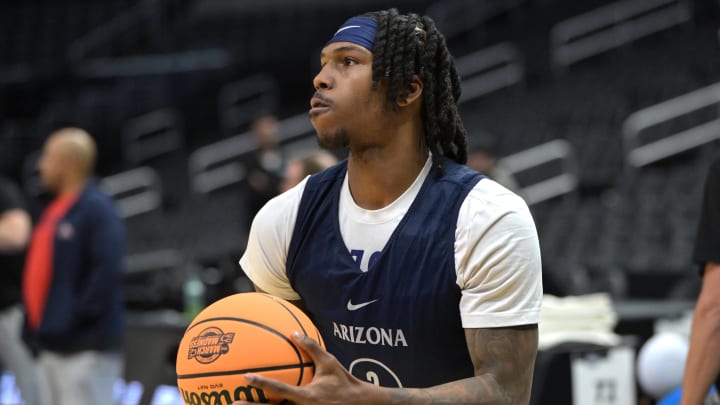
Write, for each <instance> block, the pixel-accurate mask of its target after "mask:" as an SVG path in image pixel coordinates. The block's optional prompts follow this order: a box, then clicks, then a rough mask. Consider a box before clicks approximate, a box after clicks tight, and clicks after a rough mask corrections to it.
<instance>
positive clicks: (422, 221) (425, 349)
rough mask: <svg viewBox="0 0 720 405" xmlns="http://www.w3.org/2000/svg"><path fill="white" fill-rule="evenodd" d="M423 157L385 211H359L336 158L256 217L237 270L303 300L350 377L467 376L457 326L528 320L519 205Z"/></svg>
mask: <svg viewBox="0 0 720 405" xmlns="http://www.w3.org/2000/svg"><path fill="white" fill-rule="evenodd" d="M443 166H444V170H443V172H442V173H440V172H437V171H436V169H435V168H433V167H432V165H431V162H430V160H429V159H428V162H427V163H426V165H425V167H424V168H423V171H422V172H421V173H420V175H419V176H418V178H417V180H416V181H415V183H414V184H413V185H412V186H411V187H410V188H409V189H408V191H406V192H405V193H404V194H403V195H402V196H401V197H400V198H398V200H397V201H396V202H394V203H392V204H391V205H390V206H388V207H386V208H383V209H382V210H375V211H367V210H362V209H361V208H360V207H357V206H356V205H355V204H354V202H353V201H352V197H351V194H350V191H349V188H348V183H347V176H346V172H347V164H346V163H345V162H343V163H341V164H339V165H337V166H335V167H333V168H330V169H328V170H326V171H324V172H321V173H319V174H317V175H315V176H312V177H310V178H309V179H307V180H306V181H304V182H303V183H301V184H300V185H298V186H297V187H296V188H295V189H292V190H290V191H288V192H287V193H285V194H283V195H281V196H279V197H277V198H276V199H274V200H272V201H270V202H269V203H268V204H267V205H266V207H264V208H263V210H261V211H260V213H258V215H257V217H256V219H255V221H254V222H253V227H252V229H251V233H250V237H249V241H248V248H247V251H246V253H245V254H244V255H243V258H242V259H241V266H242V268H243V269H244V270H245V272H246V273H247V274H248V276H249V277H250V279H251V280H252V281H253V282H254V283H255V285H256V286H258V287H259V288H260V289H262V290H264V291H267V292H269V293H271V294H275V295H278V296H280V297H283V298H286V299H290V300H298V299H301V300H303V301H304V304H305V306H306V307H307V310H308V313H309V315H310V316H311V318H312V320H313V321H314V322H315V324H316V325H317V326H318V328H319V329H320V332H321V334H322V335H323V339H324V340H325V344H326V345H327V349H328V351H329V352H331V353H332V354H334V355H335V356H336V357H337V358H338V360H340V362H341V363H342V364H343V365H344V366H345V367H346V368H347V369H348V370H349V371H350V372H351V373H352V374H353V375H355V376H356V377H358V378H360V379H362V380H366V381H370V382H373V383H376V384H379V385H382V386H388V387H400V386H402V387H427V386H432V385H437V384H441V383H445V382H449V381H454V380H458V379H461V378H466V377H470V376H472V375H473V367H472V362H471V359H470V356H469V353H468V349H467V345H466V342H465V334H464V328H484V327H500V326H512V325H523V324H533V323H537V322H538V319H539V309H540V301H541V295H542V286H541V282H540V279H541V278H540V259H539V248H538V243H537V234H536V232H535V228H534V224H533V222H532V218H531V217H530V215H529V211H528V210H527V206H526V205H525V204H524V202H522V200H521V199H520V198H519V197H517V196H515V195H514V194H512V193H511V192H509V191H507V190H505V189H504V188H502V187H501V186H499V185H497V183H494V182H492V181H491V180H489V179H486V178H484V177H483V176H482V175H481V174H479V173H477V172H475V171H473V170H471V169H469V168H467V167H465V166H462V165H458V164H456V163H454V162H452V161H449V160H444V161H443Z"/></svg>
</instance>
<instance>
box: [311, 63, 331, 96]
mask: <svg viewBox="0 0 720 405" xmlns="http://www.w3.org/2000/svg"><path fill="white" fill-rule="evenodd" d="M327 66H328V65H327V64H326V65H325V66H323V68H322V69H320V71H319V72H318V74H317V75H315V78H314V79H313V87H315V90H320V89H323V90H327V89H331V88H332V85H333V79H332V76H331V75H330V73H329V72H328V71H327Z"/></svg>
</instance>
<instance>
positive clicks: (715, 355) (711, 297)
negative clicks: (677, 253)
mask: <svg viewBox="0 0 720 405" xmlns="http://www.w3.org/2000/svg"><path fill="white" fill-rule="evenodd" d="M694 259H695V262H697V263H698V264H700V265H701V266H702V273H703V284H702V290H701V292H700V297H699V298H698V301H697V306H696V308H695V315H694V317H693V324H692V333H691V336H690V351H689V353H688V358H687V363H686V365H685V376H684V378H683V394H682V401H681V402H680V403H681V404H682V405H701V404H702V403H704V401H705V397H706V396H707V393H708V390H709V389H710V386H711V385H712V383H713V380H716V382H717V384H718V386H720V159H717V160H716V161H715V162H714V163H713V165H712V166H711V167H710V171H709V172H708V176H707V180H706V181H705V196H704V198H703V208H702V215H701V217H700V226H699V229H698V236H697V241H696V243H695V253H694Z"/></svg>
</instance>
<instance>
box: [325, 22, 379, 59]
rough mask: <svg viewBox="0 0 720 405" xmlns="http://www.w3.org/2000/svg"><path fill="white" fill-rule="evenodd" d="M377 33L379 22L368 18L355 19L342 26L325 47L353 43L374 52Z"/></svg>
mask: <svg viewBox="0 0 720 405" xmlns="http://www.w3.org/2000/svg"><path fill="white" fill-rule="evenodd" d="M376 31H377V21H375V20H373V19H372V18H368V17H353V18H351V19H349V20H347V21H345V23H344V24H343V25H342V26H340V28H339V29H338V30H337V32H336V33H335V35H333V37H332V38H331V39H330V40H329V41H328V42H327V43H326V44H325V46H327V45H329V44H332V43H333V42H352V43H353V44H356V45H360V46H362V47H365V48H367V50H369V51H370V52H372V50H373V45H374V44H375V32H376Z"/></svg>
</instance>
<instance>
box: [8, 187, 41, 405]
mask: <svg viewBox="0 0 720 405" xmlns="http://www.w3.org/2000/svg"><path fill="white" fill-rule="evenodd" d="M30 230H31V221H30V216H29V215H28V213H27V211H26V209H25V205H24V203H23V198H22V196H21V194H20V190H19V189H18V188H17V187H16V186H15V184H14V183H12V182H11V181H10V180H9V179H6V178H4V177H2V176H0V368H4V369H7V370H8V371H10V372H12V373H13V375H14V376H15V381H16V383H17V386H18V387H19V388H20V393H21V395H22V398H23V400H24V401H25V405H39V404H40V403H41V402H40V400H39V397H38V392H37V371H36V368H35V361H34V359H33V358H32V354H31V353H30V350H29V349H28V347H27V346H26V345H25V343H24V342H23V341H22V324H23V310H22V295H21V293H20V291H21V284H22V271H23V263H24V260H25V248H26V246H27V243H28V240H29V238H30Z"/></svg>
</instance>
